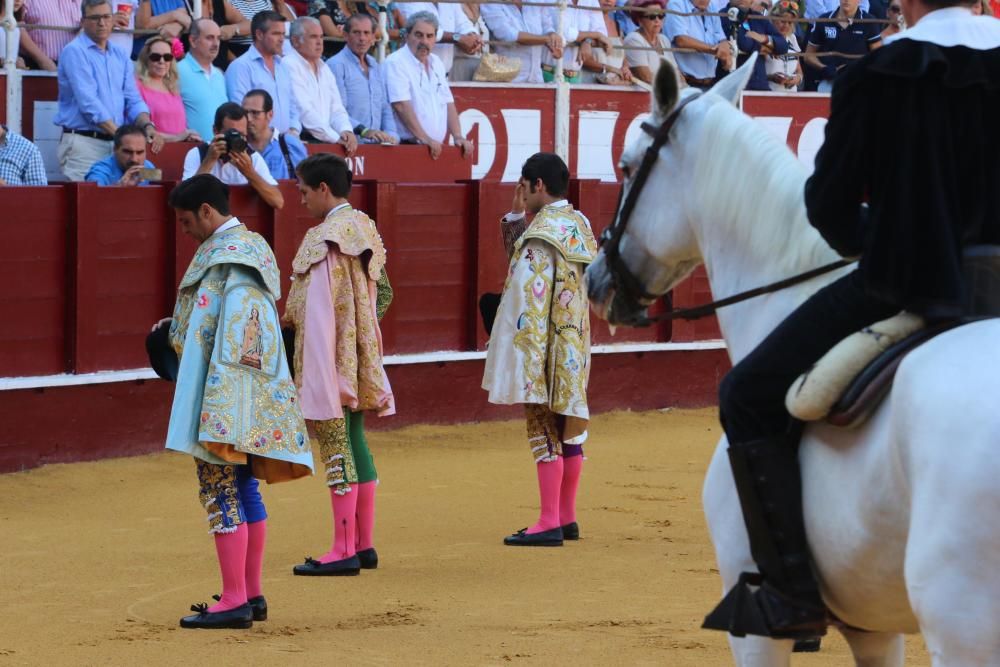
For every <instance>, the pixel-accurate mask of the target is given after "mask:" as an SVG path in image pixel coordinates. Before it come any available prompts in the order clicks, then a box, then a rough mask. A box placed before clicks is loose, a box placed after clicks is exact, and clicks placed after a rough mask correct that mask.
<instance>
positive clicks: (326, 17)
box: [309, 0, 378, 58]
mask: <svg viewBox="0 0 1000 667" xmlns="http://www.w3.org/2000/svg"><path fill="white" fill-rule="evenodd" d="M353 14H354V12H352V11H351V9H350V7H349V6H348V1H347V0H310V1H309V16H311V17H313V18H314V19H316V20H317V21H319V24H320V26H321V27H322V28H323V34H324V35H325V36H327V37H333V38H334V40H341V39H344V38H345V37H346V30H345V26H346V25H347V19H349V18H350V17H351V16H352V15H353ZM375 25H376V26H377V25H378V19H375ZM343 49H344V43H343V42H340V41H329V42H324V43H323V57H324V58H332V57H333V56H335V55H337V54H338V53H340V52H341V51H342V50H343Z"/></svg>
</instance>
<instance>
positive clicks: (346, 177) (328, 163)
mask: <svg viewBox="0 0 1000 667" xmlns="http://www.w3.org/2000/svg"><path fill="white" fill-rule="evenodd" d="M295 173H296V174H298V176H299V179H300V180H301V181H302V182H303V183H305V184H306V185H307V186H309V187H310V188H312V189H313V190H315V189H316V188H318V187H319V184H320V183H326V186H327V187H328V188H330V192H331V193H332V194H333V196H334V197H342V198H345V199H346V198H347V195H349V194H350V193H351V179H352V176H351V169H350V167H348V166H347V162H346V161H345V160H344V158H342V157H340V156H339V155H334V154H333V153H315V154H313V155H310V156H309V157H307V158H306V159H305V160H303V161H302V162H299V165H298V166H297V167H296V168H295Z"/></svg>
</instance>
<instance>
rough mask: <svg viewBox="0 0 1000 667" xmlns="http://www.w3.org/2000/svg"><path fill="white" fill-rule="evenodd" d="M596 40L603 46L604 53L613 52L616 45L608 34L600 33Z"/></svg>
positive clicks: (609, 53)
mask: <svg viewBox="0 0 1000 667" xmlns="http://www.w3.org/2000/svg"><path fill="white" fill-rule="evenodd" d="M596 41H597V43H598V44H600V45H601V48H602V49H604V53H606V54H607V55H609V56H610V55H611V52H612V51H613V50H614V48H615V45H614V44H612V43H611V39H609V38H608V36H607V35H598V36H597V39H596Z"/></svg>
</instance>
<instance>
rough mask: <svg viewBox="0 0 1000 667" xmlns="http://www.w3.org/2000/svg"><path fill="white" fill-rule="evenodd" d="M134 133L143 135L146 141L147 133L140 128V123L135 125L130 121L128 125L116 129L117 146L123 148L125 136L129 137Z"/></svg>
mask: <svg viewBox="0 0 1000 667" xmlns="http://www.w3.org/2000/svg"><path fill="white" fill-rule="evenodd" d="M133 134H137V135H139V136H140V137H142V140H143V141H146V133H145V132H143V131H142V130H141V129H139V126H138V125H133V124H132V123H128V124H127V125H122V126H120V127H119V128H118V129H117V130H115V148H121V147H122V139H123V138H124V137H128V136H131V135H133Z"/></svg>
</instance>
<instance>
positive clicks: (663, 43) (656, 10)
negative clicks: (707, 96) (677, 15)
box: [624, 0, 687, 88]
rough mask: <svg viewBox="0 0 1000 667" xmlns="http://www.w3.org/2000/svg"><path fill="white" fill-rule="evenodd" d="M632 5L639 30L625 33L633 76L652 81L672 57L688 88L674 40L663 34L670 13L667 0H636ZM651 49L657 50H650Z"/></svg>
mask: <svg viewBox="0 0 1000 667" xmlns="http://www.w3.org/2000/svg"><path fill="white" fill-rule="evenodd" d="M629 7H630V8H631V9H634V10H646V11H632V12H630V15H631V17H632V20H633V21H635V23H636V24H637V25H638V26H639V29H638V30H636V31H635V32H633V33H629V34H628V35H626V36H625V41H624V44H625V64H626V65H628V68H629V70H630V71H631V72H632V76H633V77H634V78H636V79H638V80H639V81H644V82H646V83H649V84H652V83H653V80H654V79H655V78H656V73H657V72H658V71H659V70H660V64H661V63H662V62H663V61H664V60H669V61H670V63H671V64H672V65H673V66H674V70H675V71H676V72H677V84H678V86H679V87H681V88H686V87H687V84H686V83H684V79H683V77H682V76H681V70H680V67H679V66H678V65H677V60H676V59H675V58H674V54H673V53H672V52H671V51H668V50H667V49H669V48H670V40H669V39H667V38H666V36H664V34H663V19H664V17H665V16H666V13H665V12H664V10H665V9H666V5H665V0H636V1H635V2H634V3H632V4H630V5H629ZM647 49H655V51H648V50H647Z"/></svg>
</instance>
